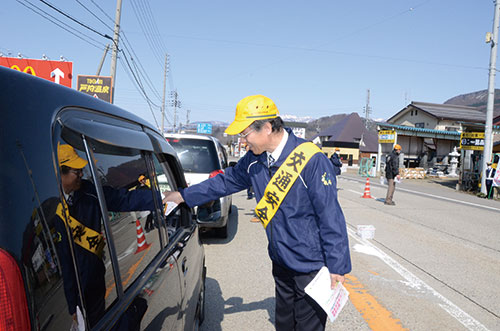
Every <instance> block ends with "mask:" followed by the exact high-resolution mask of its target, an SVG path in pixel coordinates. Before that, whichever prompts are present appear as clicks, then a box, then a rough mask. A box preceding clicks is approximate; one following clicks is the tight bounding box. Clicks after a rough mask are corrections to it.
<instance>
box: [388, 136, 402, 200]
mask: <svg viewBox="0 0 500 331" xmlns="http://www.w3.org/2000/svg"><path fill="white" fill-rule="evenodd" d="M400 153H401V146H400V145H399V144H396V145H394V149H393V150H392V152H391V154H389V155H388V156H387V158H386V159H385V178H387V195H386V197H385V204H386V205H390V206H394V205H395V203H394V201H393V200H392V198H393V196H394V191H395V190H396V182H395V181H394V179H397V180H398V181H399V180H400V178H401V177H400V176H399V154H400Z"/></svg>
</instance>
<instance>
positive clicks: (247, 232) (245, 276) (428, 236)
mask: <svg viewBox="0 0 500 331" xmlns="http://www.w3.org/2000/svg"><path fill="white" fill-rule="evenodd" d="M449 184H450V183H449V182H446V181H433V180H423V181H417V180H412V181H405V182H404V183H403V184H401V185H398V187H397V188H396V193H395V195H394V200H395V201H396V206H385V205H384V204H383V198H384V196H385V192H386V187H384V186H381V185H379V184H378V181H376V180H375V181H374V180H372V181H371V185H370V193H371V195H372V196H373V199H363V198H361V196H362V194H363V192H364V189H365V186H366V182H365V179H363V178H360V177H357V176H354V175H350V176H349V177H347V176H344V175H342V176H341V177H340V178H339V181H338V188H339V201H340V204H341V206H342V208H343V211H344V215H345V217H346V221H347V226H348V231H349V240H350V248H351V257H352V262H353V271H352V273H351V274H349V275H348V277H347V280H346V284H345V285H346V287H347V288H348V290H349V291H350V301H349V302H348V304H347V305H346V307H345V308H344V310H343V311H342V312H341V314H340V316H339V318H338V319H337V320H336V321H335V322H334V323H330V322H328V324H327V330H388V329H391V330H398V329H409V330H467V329H468V330H500V304H498V302H499V301H498V298H499V297H500V286H499V285H498V284H500V239H499V236H498V234H499V233H500V202H498V201H487V200H484V199H478V198H476V197H474V196H472V195H467V194H464V193H459V192H455V191H454V190H453V189H451V188H450V186H452V185H449ZM255 204H256V202H255V200H247V199H246V192H240V193H238V194H235V195H233V209H232V211H233V212H232V214H231V219H230V223H229V236H228V238H227V239H224V240H222V239H217V238H214V237H211V235H210V233H209V232H208V233H206V234H205V235H204V236H203V241H204V243H205V251H206V265H207V269H208V270H207V284H206V286H207V287H206V289H207V297H206V300H207V301H206V317H205V322H204V323H203V325H202V327H201V330H210V331H212V330H274V283H273V278H272V275H271V261H270V260H269V257H268V255H267V239H266V236H265V232H264V229H263V228H262V226H261V225H260V224H258V223H251V222H250V219H251V218H252V212H251V210H252V209H253V208H254V207H255ZM357 225H373V226H374V227H375V228H376V230H375V237H374V238H373V239H369V240H367V239H361V238H360V237H359V236H358V235H357V234H356V227H357Z"/></svg>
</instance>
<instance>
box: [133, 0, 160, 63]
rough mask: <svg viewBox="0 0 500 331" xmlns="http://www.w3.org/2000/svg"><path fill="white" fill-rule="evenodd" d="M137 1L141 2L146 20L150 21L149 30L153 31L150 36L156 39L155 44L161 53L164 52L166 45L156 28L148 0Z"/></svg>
mask: <svg viewBox="0 0 500 331" xmlns="http://www.w3.org/2000/svg"><path fill="white" fill-rule="evenodd" d="M137 1H139V2H142V4H143V7H144V12H145V13H146V16H147V17H146V19H147V20H146V21H147V22H149V23H150V26H151V30H152V31H153V35H152V37H153V38H155V39H156V44H157V46H158V47H159V49H160V51H162V52H161V54H164V53H166V49H167V48H166V47H165V43H164V42H163V38H161V33H160V31H159V30H158V24H157V23H156V20H155V18H154V16H153V13H152V11H151V6H150V5H149V2H148V1H145V0H137Z"/></svg>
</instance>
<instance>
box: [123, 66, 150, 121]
mask: <svg viewBox="0 0 500 331" xmlns="http://www.w3.org/2000/svg"><path fill="white" fill-rule="evenodd" d="M124 58H125V59H126V57H124ZM120 61H121V62H122V64H126V65H127V66H129V64H128V61H125V63H123V60H122V59H121V57H120ZM124 67H125V65H124ZM125 72H126V73H127V75H128V76H129V79H130V81H132V82H133V83H134V86H135V87H136V89H137V90H138V91H139V92H141V91H142V89H141V87H140V85H138V84H139V83H138V82H137V79H136V77H135V76H134V73H133V71H132V70H125ZM141 95H142V94H141ZM142 96H143V98H144V99H145V100H146V102H147V104H148V106H149V110H150V111H151V115H153V119H154V121H155V124H156V127H157V128H159V127H160V126H159V124H158V121H157V120H156V116H155V114H154V111H153V108H152V107H151V103H150V102H149V99H148V97H147V96H145V95H142Z"/></svg>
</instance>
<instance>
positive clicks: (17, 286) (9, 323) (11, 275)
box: [0, 249, 31, 331]
mask: <svg viewBox="0 0 500 331" xmlns="http://www.w3.org/2000/svg"><path fill="white" fill-rule="evenodd" d="M30 329H31V327H30V319H29V313H28V304H27V302H26V293H25V292H24V283H23V277H22V276H21V271H20V270H19V267H18V266H17V263H16V261H15V260H14V258H13V257H12V256H10V254H9V253H7V252H6V251H4V250H3V249H0V331H10V330H13V331H14V330H30Z"/></svg>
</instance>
